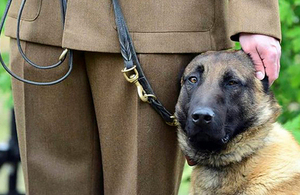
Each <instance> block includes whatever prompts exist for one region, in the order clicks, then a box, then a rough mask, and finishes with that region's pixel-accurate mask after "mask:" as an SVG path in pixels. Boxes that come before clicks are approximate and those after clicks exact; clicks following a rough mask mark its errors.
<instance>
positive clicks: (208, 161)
mask: <svg viewBox="0 0 300 195" xmlns="http://www.w3.org/2000/svg"><path fill="white" fill-rule="evenodd" d="M272 126H273V124H272V123H267V124H264V125H263V126H260V127H257V128H251V129H249V130H247V131H245V132H243V133H241V134H239V135H237V136H236V137H235V138H234V139H232V140H231V141H230V142H229V143H228V144H227V146H226V149H224V150H221V151H219V152H209V153H205V152H196V151H193V152H192V151H191V152H192V153H194V155H195V158H194V159H197V165H200V166H203V165H204V166H210V167H223V166H228V165H230V164H233V163H239V162H241V161H242V160H245V159H246V158H247V157H249V156H251V155H253V154H254V153H256V152H257V151H258V150H259V149H261V148H263V147H264V145H265V139H266V137H267V135H268V133H269V131H270V130H271V129H272Z"/></svg>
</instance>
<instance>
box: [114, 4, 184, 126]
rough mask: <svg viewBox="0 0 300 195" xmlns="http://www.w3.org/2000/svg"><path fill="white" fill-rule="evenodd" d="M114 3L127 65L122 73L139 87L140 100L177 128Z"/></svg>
mask: <svg viewBox="0 0 300 195" xmlns="http://www.w3.org/2000/svg"><path fill="white" fill-rule="evenodd" d="M112 2H113V7H114V12H115V21H116V26H117V30H118V35H119V42H120V48H121V54H122V56H123V59H124V65H125V68H124V69H123V70H122V72H123V74H124V76H125V78H126V80H127V81H128V82H130V83H134V84H135V85H136V86H137V91H138V95H139V97H140V99H141V100H142V101H143V102H148V103H149V104H150V105H151V106H152V107H153V108H154V110H155V111H156V112H157V113H158V114H159V115H160V116H161V117H162V118H163V119H164V121H165V122H166V123H167V124H168V125H170V126H177V125H178V122H177V119H176V118H175V116H174V115H172V114H171V113H170V112H169V111H168V110H167V109H166V108H165V107H164V106H163V105H162V104H161V102H160V101H159V100H158V99H157V97H156V96H155V94H154V92H153V90H152V88H151V86H150V84H149V82H148V80H147V79H146V77H145V75H144V73H143V70H142V67H141V64H140V63H139V60H138V57H137V55H136V52H135V49H134V45H133V42H132V39H131V36H130V34H129V31H128V28H127V25H126V22H125V19H124V16H123V13H122V10H121V7H120V4H119V2H118V0H112Z"/></svg>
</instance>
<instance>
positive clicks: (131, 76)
mask: <svg viewBox="0 0 300 195" xmlns="http://www.w3.org/2000/svg"><path fill="white" fill-rule="evenodd" d="M122 73H123V75H124V77H125V79H126V80H127V81H128V82H129V83H134V84H135V85H136V87H137V91H138V95H139V97H140V99H141V100H142V101H143V102H148V103H149V97H152V98H154V99H156V96H155V95H153V94H147V93H146V91H145V90H144V88H143V86H142V85H141V83H140V82H139V72H138V71H137V69H136V66H133V67H132V68H129V69H127V68H124V69H123V70H122Z"/></svg>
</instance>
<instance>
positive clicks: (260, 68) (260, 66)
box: [249, 52, 266, 80]
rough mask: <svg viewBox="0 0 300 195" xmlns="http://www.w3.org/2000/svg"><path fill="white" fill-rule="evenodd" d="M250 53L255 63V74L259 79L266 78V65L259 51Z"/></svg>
mask: <svg viewBox="0 0 300 195" xmlns="http://www.w3.org/2000/svg"><path fill="white" fill-rule="evenodd" d="M249 55H250V57H251V59H252V61H253V63H254V65H255V72H256V73H255V76H256V77H257V78H258V79H259V80H263V79H264V78H265V74H266V73H265V66H264V63H263V61H262V59H261V58H260V56H259V55H258V53H257V52H251V53H249Z"/></svg>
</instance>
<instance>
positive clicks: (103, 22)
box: [6, 0, 281, 53]
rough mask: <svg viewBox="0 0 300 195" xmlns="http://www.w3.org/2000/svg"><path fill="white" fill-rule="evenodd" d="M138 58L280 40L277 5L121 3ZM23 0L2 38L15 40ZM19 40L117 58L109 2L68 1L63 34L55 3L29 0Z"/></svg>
mask: <svg viewBox="0 0 300 195" xmlns="http://www.w3.org/2000/svg"><path fill="white" fill-rule="evenodd" d="M119 1H120V4H121V7H122V10H123V13H124V16H125V19H126V21H127V24H128V28H129V31H130V33H131V35H132V39H133V41H134V45H135V47H136V50H137V52H138V53H200V52H203V51H207V50H221V49H226V48H230V47H232V41H231V40H235V41H236V40H237V39H238V36H237V35H238V34H239V33H241V32H248V33H260V34H265V35H270V36H273V37H275V38H277V39H281V31H280V21H279V13H278V0H251V1H250V0H119ZM20 3H21V0H14V1H13V3H12V7H11V9H10V12H9V17H8V19H7V25H6V35H8V36H10V37H16V21H17V20H16V18H17V14H18V10H19V7H20ZM20 37H21V39H22V40H26V41H30V42H36V43H41V44H47V45H53V46H62V47H66V48H71V49H76V50H85V51H94V52H119V50H120V49H119V43H118V38H117V31H116V26H115V22H114V13H113V7H112V3H111V0H69V1H68V8H67V15H66V23H65V28H64V30H62V23H61V11H60V3H59V1H58V0H27V3H26V6H25V8H24V12H23V16H22V21H21V30H20Z"/></svg>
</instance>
